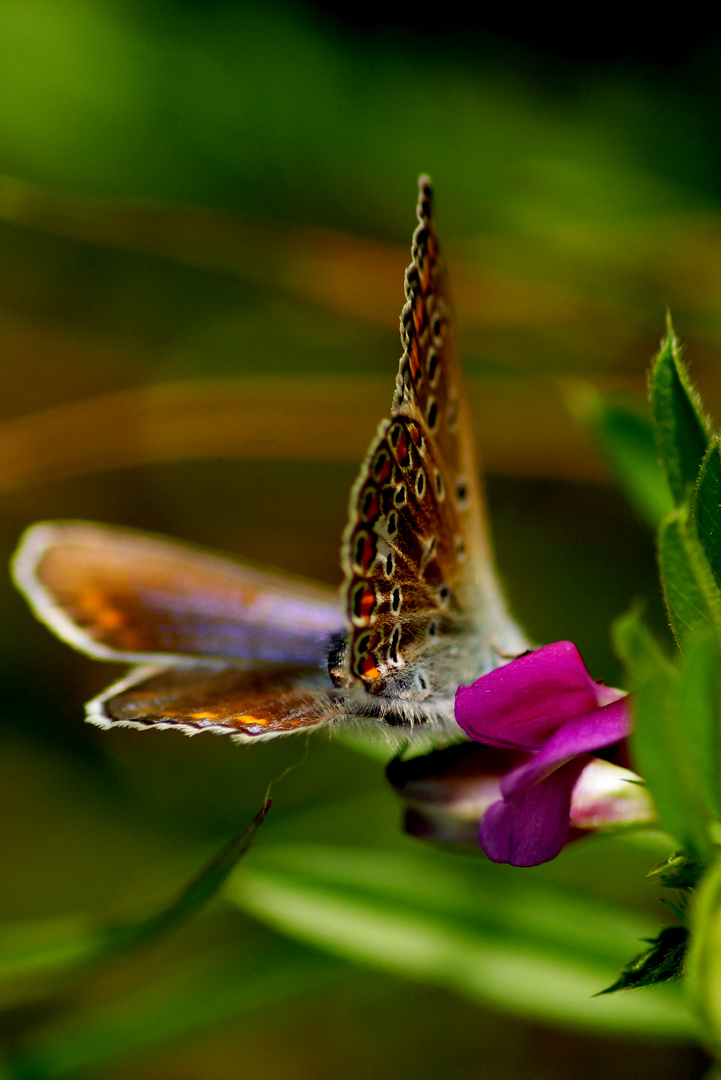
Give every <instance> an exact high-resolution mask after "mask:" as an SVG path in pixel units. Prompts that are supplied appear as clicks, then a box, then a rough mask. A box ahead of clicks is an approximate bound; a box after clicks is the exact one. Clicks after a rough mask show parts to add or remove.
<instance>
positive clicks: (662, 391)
mask: <svg viewBox="0 0 721 1080" xmlns="http://www.w3.org/2000/svg"><path fill="white" fill-rule="evenodd" d="M650 392H651V407H652V409H653V415H654V421H655V425H656V440H657V445H658V451H659V455H660V457H661V464H662V465H663V468H664V471H665V473H666V477H667V479H668V486H669V488H670V490H671V494H672V496H673V498H674V499H675V501H676V503H681V502H683V500H684V499H685V498H686V497H687V495H688V493H689V492H690V491H691V489H692V488H693V486H694V484H695V483H696V478H697V476H698V474H699V470H700V469H701V463H702V462H703V459H704V456H705V454H706V447H707V445H708V440H709V435H710V431H709V424H708V420H707V419H706V417H705V416H704V414H703V410H702V408H701V401H700V398H699V395H698V392H697V391H696V389H695V387H694V386H693V385H692V383H691V380H690V378H689V375H688V371H687V369H686V365H685V364H684V363H683V360H682V359H681V350H680V347H679V343H678V339H677V337H676V335H675V333H674V330H673V326H672V325H671V318H670V316H667V319H666V334H665V336H664V338H663V340H662V342H661V348H660V350H659V352H658V353H657V354H656V356H655V358H654V360H653V364H652V366H651V377H650Z"/></svg>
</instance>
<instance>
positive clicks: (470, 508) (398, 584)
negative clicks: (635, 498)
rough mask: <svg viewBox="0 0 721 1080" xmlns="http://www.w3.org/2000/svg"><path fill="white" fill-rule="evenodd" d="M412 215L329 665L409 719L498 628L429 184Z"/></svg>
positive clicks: (440, 703)
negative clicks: (389, 392) (488, 629)
mask: <svg viewBox="0 0 721 1080" xmlns="http://www.w3.org/2000/svg"><path fill="white" fill-rule="evenodd" d="M417 213H418V222H419V224H418V227H417V229H416V231H415V233H414V236H413V248H412V254H413V261H412V263H411V265H410V266H409V267H408V269H407V271H406V279H405V289H406V305H405V307H404V309H403V313H402V316H401V342H402V345H403V355H402V357H401V360H400V366H399V372H398V376H397V380H396V393H395V397H394V399H393V406H392V410H391V417H390V419H389V420H386V421H384V422H383V423H382V424H381V425H380V427H379V430H378V434H377V436H376V438H375V440H374V442H373V443H372V445H371V448H370V450H369V453H368V456H367V458H366V460H365V462H364V464H363V467H362V469H361V472H360V475H359V477H358V479H357V481H356V484H355V486H354V488H353V490H352V492H351V499H350V513H349V523H348V527H347V530H346V533H345V537H344V545H343V550H342V554H341V558H342V565H343V570H344V573H345V583H344V596H345V603H346V610H347V615H348V620H349V623H350V625H351V631H350V634H349V637H348V640H347V643H346V648H345V650H344V652H343V655H342V657H340V658H339V660H338V662H337V663H336V665H335V666H334V667H333V669H332V674H333V676H334V680H335V681H336V683H337V684H338V685H344V686H346V687H349V688H350V689H351V690H353V691H354V692H355V694H356V698H358V697H362V696H365V697H366V699H370V698H373V699H374V700H375V702H376V704H377V707H378V708H379V710H380V712H381V714H384V713H386V712H388V713H390V712H393V711H398V703H399V702H400V703H401V710H400V711H401V714H402V716H403V718H404V719H406V720H410V721H413V720H414V719H429V718H430V719H433V718H434V715H435V714H436V713H437V714H438V715H439V717H440V718H443V715H445V718H446V719H447V718H448V716H449V713H450V715H451V716H452V708H451V702H452V693H453V688H454V686H457V685H458V683H459V682H460V681H462V680H463V678H464V677H469V675H471V676H473V675H475V674H479V673H480V670H482V669H483V668H484V667H487V666H488V664H489V650H488V649H486V651H485V654H484V655H483V656H482V657H481V655H480V652H479V650H478V642H477V641H476V640H475V636H476V634H477V633H480V632H481V631H482V628H483V627H484V625H486V623H487V622H488V621H489V620H491V621H492V620H494V619H495V620H496V621H498V622H499V624H501V623H502V621H503V607H502V601H501V599H500V596H499V594H498V591H497V589H496V586H495V579H494V577H493V574H492V570H491V567H490V560H489V551H488V541H487V537H486V530H485V524H484V521H483V517H482V505H481V500H480V493H479V487H478V479H477V466H476V462H475V456H474V452H473V443H472V438H471V432H470V425H469V420H468V414H467V405H466V400H465V396H464V394H463V393H462V387H461V384H460V374H459V369H458V360H457V356H456V353H455V343H454V340H453V322H452V318H451V309H450V303H449V299H448V294H447V287H446V281H445V275H444V271H443V266H442V263H441V259H440V254H439V247H438V239H437V236H436V232H435V226H434V223H433V214H432V192H431V187H430V182H429V181H428V180H427V178H421V181H420V193H419V201H418V210H417ZM474 650H475V652H476V653H477V655H476V657H475V659H471V660H470V663H469V658H470V656H471V654H472V653H473V651H474ZM421 703H427V704H426V705H423V706H421ZM359 707H361V708H362V707H363V706H359ZM366 707H369V706H366Z"/></svg>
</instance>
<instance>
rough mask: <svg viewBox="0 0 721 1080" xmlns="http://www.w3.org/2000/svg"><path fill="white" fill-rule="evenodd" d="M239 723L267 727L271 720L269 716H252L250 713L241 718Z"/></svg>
mask: <svg viewBox="0 0 721 1080" xmlns="http://www.w3.org/2000/svg"><path fill="white" fill-rule="evenodd" d="M237 722H238V723H239V724H260V726H261V727H267V726H268V724H269V723H270V720H269V719H268V717H267V716H251V715H250V713H245V715H244V716H239V717H238V720H237Z"/></svg>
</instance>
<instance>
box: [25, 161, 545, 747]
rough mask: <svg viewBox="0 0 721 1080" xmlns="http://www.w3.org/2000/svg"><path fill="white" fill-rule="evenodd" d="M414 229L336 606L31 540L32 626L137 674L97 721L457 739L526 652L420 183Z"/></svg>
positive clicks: (248, 575) (211, 562) (66, 527)
mask: <svg viewBox="0 0 721 1080" xmlns="http://www.w3.org/2000/svg"><path fill="white" fill-rule="evenodd" d="M418 221H419V224H418V227H417V229H416V231H415V233H414V237H413V248H412V255H413V260H412V263H411V265H410V266H409V268H408V270H407V271H406V281H405V289H406V304H405V307H404V309H403V312H402V315H401V341H402V345H403V355H402V357H401V361H400V366H399V372H398V376H397V379H396V390H395V395H394V399H393V405H392V409H391V416H390V418H389V419H387V420H384V421H383V422H382V423H381V424H380V426H379V428H378V432H377V434H376V437H375V439H374V440H373V442H372V444H371V447H370V449H369V451H368V454H367V456H366V459H365V461H364V463H363V465H362V467H361V470H360V473H359V476H358V479H357V480H356V483H355V484H354V486H353V488H352V490H351V495H350V506H349V519H348V525H347V528H346V530H345V533H344V536H343V541H342V546H341V568H342V571H343V576H344V581H343V585H342V588H341V597H340V602H339V601H338V599H337V598H336V597H335V596H334V594H333V593H332V591H331V590H328V589H326V588H325V587H323V586H320V585H315V584H313V583H309V582H301V581H298V580H294V579H291V578H289V577H286V576H283V575H280V574H275V573H272V572H269V571H264V570H259V569H254V568H251V567H248V566H245V565H243V564H239V563H234V562H231V561H229V560H225V559H223V558H220V557H216V556H211V555H207V554H205V553H202V552H197V551H195V550H193V549H192V548H189V547H186V546H185V545H181V544H178V543H175V542H173V541H169V540H165V539H162V538H159V537H152V536H148V535H146V534H143V533H136V532H133V531H131V530H121V529H113V528H111V527H108V526H101V525H93V524H89V523H82V522H57V523H47V524H41V525H36V526H33V527H32V528H31V529H29V530H28V532H27V533H26V534H25V537H24V538H23V541H22V542H21V545H20V548H19V549H18V552H17V554H16V557H15V561H14V576H15V580H16V583H17V584H18V586H19V587H20V589H21V590H22V591H23V592H24V594H25V596H26V597H27V599H28V601H29V603H30V605H31V607H32V608H33V609H34V611H35V613H36V615H37V616H38V617H39V618H40V619H41V620H42V621H44V622H45V623H47V625H48V626H49V627H50V628H51V629H52V630H53V631H54V632H55V633H56V634H57V635H58V636H60V637H61V638H63V639H64V640H65V641H67V642H68V643H69V644H71V645H73V646H75V647H76V648H78V649H80V650H81V651H83V652H86V653H88V654H90V655H92V656H96V657H99V658H102V659H115V660H126V661H131V662H136V663H137V662H140V663H141V664H142V665H143V666H142V667H140V668H136V669H135V670H134V671H133V672H131V673H130V675H129V676H128V677H127V678H125V679H123V680H121V681H120V682H119V683H116V684H114V685H113V686H111V687H110V688H109V690H107V691H106V692H105V693H104V694H102V695H101V696H100V697H99V698H97V699H95V700H94V701H93V702H90V703H89V705H88V707H87V710H88V711H87V715H88V719H89V720H91V721H92V722H93V723H96V724H99V725H100V726H102V727H114V726H131V727H136V728H149V727H157V728H161V729H162V728H176V729H179V730H181V731H184V732H185V733H186V734H195V733H197V732H199V731H213V732H217V733H227V734H230V735H231V736H232V737H234V738H235V739H237V740H239V741H243V742H252V741H257V740H259V739H267V738H272V737H275V736H277V735H283V734H289V733H291V732H294V731H298V730H308V729H310V728H313V727H317V726H320V725H327V724H330V723H338V722H341V721H344V722H367V721H369V720H370V721H371V722H373V723H375V724H377V725H378V724H380V725H381V726H383V727H384V728H385V729H387V730H388V729H391V728H401V729H403V730H404V731H407V730H408V729H412V728H414V727H417V726H421V725H422V726H423V727H424V728H426V729H427V728H428V727H429V726H431V727H433V728H439V729H449V728H455V724H454V719H453V702H454V696H455V690H456V687H457V686H458V685H459V684H460V683H464V682H465V683H467V682H470V681H472V680H473V679H475V678H477V677H478V676H479V675H481V674H483V673H484V672H485V671H488V670H489V669H490V668H491V667H494V666H496V665H497V664H498V663H500V662H502V659H501V657H502V656H503V655H504V654H508V655H513V654H514V653H518V652H521V651H523V650H524V648H525V647H526V643H525V641H524V639H523V638H522V635H521V634H520V632H519V631H518V630H517V628H516V626H515V624H514V623H513V622H512V621H511V620H510V619H509V617H508V615H507V614H506V611H505V606H504V603H503V599H502V596H501V593H500V590H499V588H498V585H497V582H496V579H495V576H494V573H493V568H492V563H491V559H490V552H489V545H488V539H487V530H486V527H485V522H484V519H483V515H482V501H481V497H480V492H479V487H478V474H477V466H476V461H475V457H474V452H473V443H472V436H471V428H470V423H469V418H468V414H467V404H466V400H465V396H464V394H463V391H462V387H461V383H460V373H459V369H458V361H457V356H456V352H455V343H454V341H453V332H452V326H453V323H452V315H451V307H450V301H449V299H448V295H447V289H446V283H445V276H444V272H443V268H442V264H441V262H440V258H439V248H438V240H437V236H436V233H435V227H434V224H433V219H432V203H431V189H430V182H429V181H428V180H427V178H425V177H422V178H421V181H420V197H419V203H418ZM149 661H151V662H152V663H151V664H150V666H148V662H149Z"/></svg>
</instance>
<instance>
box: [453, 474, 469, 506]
mask: <svg viewBox="0 0 721 1080" xmlns="http://www.w3.org/2000/svg"><path fill="white" fill-rule="evenodd" d="M456 503H457V505H458V507H459V508H460V509H463V508H464V507H465V506H466V505H467V503H468V484H467V483H466V481H465V478H464V477H462V476H461V477H459V478H458V480H456Z"/></svg>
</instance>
